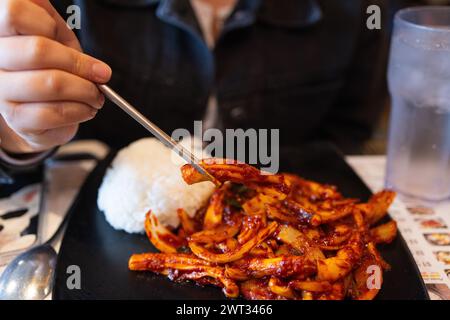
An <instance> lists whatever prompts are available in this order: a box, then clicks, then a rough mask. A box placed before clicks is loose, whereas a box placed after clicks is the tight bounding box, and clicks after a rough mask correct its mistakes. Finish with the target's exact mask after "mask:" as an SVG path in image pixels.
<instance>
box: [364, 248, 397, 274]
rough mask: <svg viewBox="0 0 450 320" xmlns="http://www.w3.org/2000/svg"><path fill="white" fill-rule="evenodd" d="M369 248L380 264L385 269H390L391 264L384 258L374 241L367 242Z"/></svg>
mask: <svg viewBox="0 0 450 320" xmlns="http://www.w3.org/2000/svg"><path fill="white" fill-rule="evenodd" d="M367 250H368V251H369V252H370V254H371V255H372V256H373V257H374V258H375V260H377V262H378V264H379V265H380V266H381V267H382V268H383V269H384V270H390V269H391V265H390V264H389V263H387V262H386V260H384V259H383V257H382V256H381V254H380V252H378V250H377V248H376V247H375V245H374V243H373V242H369V243H368V244H367Z"/></svg>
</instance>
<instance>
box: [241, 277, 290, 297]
mask: <svg viewBox="0 0 450 320" xmlns="http://www.w3.org/2000/svg"><path fill="white" fill-rule="evenodd" d="M240 288H241V293H242V295H243V296H244V298H245V299H247V300H282V299H284V298H283V297H281V296H279V295H277V294H275V293H273V292H272V290H270V289H269V286H268V283H267V280H263V279H251V280H247V281H244V282H242V283H241V287H240Z"/></svg>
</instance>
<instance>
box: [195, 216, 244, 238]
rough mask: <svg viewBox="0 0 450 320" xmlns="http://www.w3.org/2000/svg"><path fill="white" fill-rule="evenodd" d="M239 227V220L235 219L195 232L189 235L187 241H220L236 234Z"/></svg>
mask: <svg viewBox="0 0 450 320" xmlns="http://www.w3.org/2000/svg"><path fill="white" fill-rule="evenodd" d="M240 228H241V223H240V221H239V220H237V219H235V221H233V223H232V224H224V225H221V226H219V227H217V228H214V229H209V230H203V231H199V232H196V233H194V234H192V235H191V236H190V237H189V241H192V242H196V243H213V242H216V243H217V242H222V241H225V240H227V239H228V238H232V237H234V236H235V235H237V234H238V232H239V230H240Z"/></svg>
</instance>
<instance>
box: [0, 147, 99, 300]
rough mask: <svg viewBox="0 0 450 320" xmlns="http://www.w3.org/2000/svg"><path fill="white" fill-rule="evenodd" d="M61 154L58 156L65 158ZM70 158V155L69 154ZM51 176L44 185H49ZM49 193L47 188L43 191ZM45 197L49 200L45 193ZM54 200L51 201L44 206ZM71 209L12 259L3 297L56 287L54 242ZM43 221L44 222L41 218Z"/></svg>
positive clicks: (34, 296)
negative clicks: (38, 242)
mask: <svg viewBox="0 0 450 320" xmlns="http://www.w3.org/2000/svg"><path fill="white" fill-rule="evenodd" d="M81 157H82V158H83V159H90V160H93V159H96V158H95V156H92V155H84V154H82V155H81ZM64 159H65V158H63V157H61V156H60V157H59V158H57V159H54V160H53V161H55V160H58V161H64ZM67 159H68V160H70V157H67ZM96 160H97V159H96ZM47 183H49V182H48V181H47V178H46V179H45V180H44V187H43V188H44V189H45V188H47ZM42 194H43V195H45V194H46V192H45V191H43V192H42ZM41 201H44V202H45V201H47V200H46V199H45V197H44V196H43V199H42V200H41ZM48 206H50V204H49V203H48V202H47V203H45V204H44V206H43V208H47V207H48ZM69 218H70V213H67V214H66V215H65V216H64V219H63V220H62V221H61V223H60V225H59V226H58V229H56V231H55V233H54V234H53V235H52V236H51V238H50V239H48V240H47V241H46V242H45V243H43V244H41V245H39V246H36V247H34V248H31V249H30V250H28V251H26V252H24V253H22V254H20V255H19V256H17V257H16V258H15V259H14V260H13V261H11V262H10V263H9V264H8V266H7V267H6V269H5V270H4V271H3V274H2V275H1V276H0V300H42V299H45V297H47V296H48V295H49V294H50V292H51V291H52V289H53V278H54V273H55V267H56V260H57V253H56V251H55V249H54V248H53V245H55V243H56V242H57V241H58V240H59V238H60V236H61V234H62V232H63V231H64V229H65V227H66V225H67V222H68V221H69ZM39 224H41V222H39Z"/></svg>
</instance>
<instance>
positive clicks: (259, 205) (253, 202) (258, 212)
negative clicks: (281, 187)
mask: <svg viewBox="0 0 450 320" xmlns="http://www.w3.org/2000/svg"><path fill="white" fill-rule="evenodd" d="M277 202H279V200H278V199H276V198H273V197H271V196H268V195H265V194H262V193H259V194H258V195H256V196H255V197H253V198H251V199H250V200H248V201H246V202H245V203H244V204H243V205H242V209H243V210H244V212H245V214H246V215H248V216H260V217H261V218H262V221H263V223H264V224H266V221H267V214H266V205H268V204H275V203H277Z"/></svg>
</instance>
